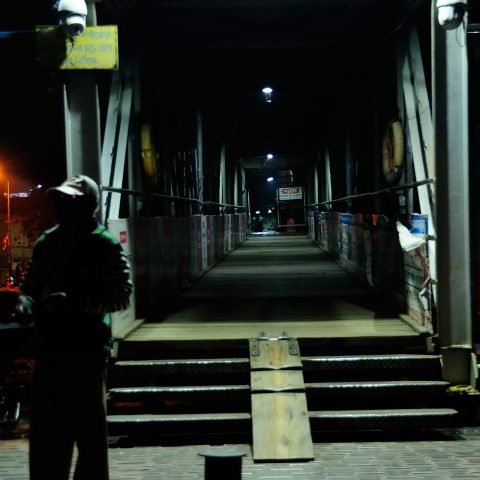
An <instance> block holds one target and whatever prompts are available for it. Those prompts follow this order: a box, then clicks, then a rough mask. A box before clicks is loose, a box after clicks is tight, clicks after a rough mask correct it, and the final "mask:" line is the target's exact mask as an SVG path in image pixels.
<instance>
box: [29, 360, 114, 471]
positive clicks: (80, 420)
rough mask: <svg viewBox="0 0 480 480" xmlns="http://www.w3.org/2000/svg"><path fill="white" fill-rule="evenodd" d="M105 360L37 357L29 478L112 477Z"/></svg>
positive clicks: (34, 377) (34, 374)
mask: <svg viewBox="0 0 480 480" xmlns="http://www.w3.org/2000/svg"><path fill="white" fill-rule="evenodd" d="M105 378H106V364H103V363H98V364H94V363H92V364H89V363H65V364H62V363H52V362H41V361H37V362H36V365H35V369H34V373H33V391H32V418H31V424H30V452H29V453H30V458H29V460H30V479H31V480H46V479H48V480H68V478H69V473H70V469H71V464H72V455H73V448H74V445H75V444H76V446H77V450H78V459H77V463H76V466H75V473H74V479H75V480H87V479H88V480H108V444H107V424H106V382H105Z"/></svg>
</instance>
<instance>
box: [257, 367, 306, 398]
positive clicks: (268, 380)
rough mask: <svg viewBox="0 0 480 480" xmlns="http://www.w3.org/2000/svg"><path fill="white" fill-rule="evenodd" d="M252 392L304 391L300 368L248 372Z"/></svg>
mask: <svg viewBox="0 0 480 480" xmlns="http://www.w3.org/2000/svg"><path fill="white" fill-rule="evenodd" d="M250 386H251V387H250V388H251V390H252V393H257V392H259V393H260V392H282V391H290V392H291V391H293V390H295V391H299V392H302V391H305V383H304V381H303V372H302V371H301V370H263V371H255V372H250Z"/></svg>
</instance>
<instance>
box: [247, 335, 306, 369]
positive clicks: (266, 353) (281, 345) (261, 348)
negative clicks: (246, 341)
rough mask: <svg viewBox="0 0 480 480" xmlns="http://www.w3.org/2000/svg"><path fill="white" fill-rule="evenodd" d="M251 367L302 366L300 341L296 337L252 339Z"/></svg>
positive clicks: (280, 367) (277, 367)
mask: <svg viewBox="0 0 480 480" xmlns="http://www.w3.org/2000/svg"><path fill="white" fill-rule="evenodd" d="M250 368H251V369H252V370H272V369H284V368H300V369H301V368H302V359H301V358H300V351H299V348H298V342H297V341H296V340H295V339H293V338H292V339H281V340H278V339H268V340H261V339H258V340H257V339H256V338H254V339H251V340H250Z"/></svg>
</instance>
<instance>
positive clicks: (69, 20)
mask: <svg viewBox="0 0 480 480" xmlns="http://www.w3.org/2000/svg"><path fill="white" fill-rule="evenodd" d="M55 10H56V11H57V13H58V24H59V26H60V27H61V28H62V30H63V31H64V33H65V36H66V37H68V38H75V37H78V35H80V34H81V33H83V31H84V30H85V26H86V23H87V13H88V9H87V4H86V3H85V0H58V2H57V3H56V4H55Z"/></svg>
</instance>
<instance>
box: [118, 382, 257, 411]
mask: <svg viewBox="0 0 480 480" xmlns="http://www.w3.org/2000/svg"><path fill="white" fill-rule="evenodd" d="M109 398H110V401H111V402H113V406H114V407H115V403H117V402H119V403H120V402H126V403H127V402H146V403H157V402H160V403H164V402H175V401H183V402H188V404H196V403H200V404H210V405H211V404H215V405H216V406H217V408H222V409H228V408H229V407H230V406H231V405H230V403H235V404H238V403H242V404H244V405H245V407H246V408H249V407H250V386H249V385H214V386H210V385H202V386H182V387H125V388H112V389H110V390H109ZM220 411H222V410H220Z"/></svg>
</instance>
